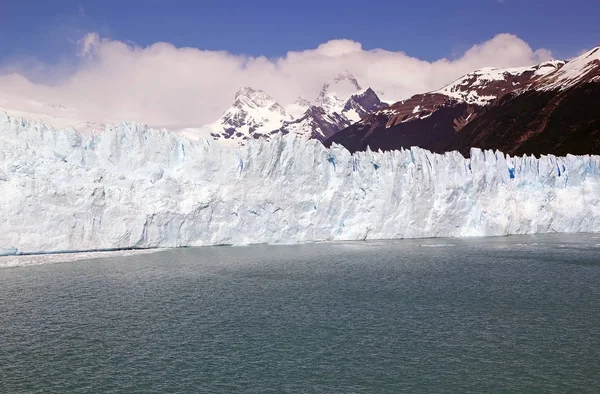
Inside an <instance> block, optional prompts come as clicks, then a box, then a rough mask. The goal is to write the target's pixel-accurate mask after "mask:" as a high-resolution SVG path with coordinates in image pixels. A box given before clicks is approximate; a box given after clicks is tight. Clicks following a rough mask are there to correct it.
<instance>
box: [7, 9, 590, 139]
mask: <svg viewBox="0 0 600 394" xmlns="http://www.w3.org/2000/svg"><path fill="white" fill-rule="evenodd" d="M598 15H600V2H598V1H595V0H587V1H580V0H571V1H569V2H564V1H555V0H453V1H448V0H430V1H415V0H411V1H400V0H396V1H391V0H390V1H383V0H371V1H360V2H359V1H352V0H344V1H342V0H304V1H293V2H292V1H282V0H254V1H241V0H235V1H234V0H196V1H192V0H169V1H167V0H120V1H116V0H103V1H97V0H94V1H89V0H54V1H45V0H44V1H42V0H37V1H34V0H0V107H10V106H12V107H15V108H16V107H19V108H21V109H22V110H24V111H31V112H40V111H42V112H43V110H42V109H40V108H39V104H40V103H42V104H47V106H48V107H49V108H50V107H52V108H59V107H60V108H63V112H64V113H63V114H62V115H61V116H63V115H64V116H65V117H72V118H77V119H85V120H92V121H110V122H115V121H120V120H135V121H140V122H147V123H149V124H151V125H156V126H165V127H171V128H181V127H195V126H199V125H202V124H206V123H208V122H210V121H213V120H215V119H216V118H217V117H218V116H219V115H220V114H221V113H222V112H223V111H224V110H226V109H227V107H228V105H230V104H231V102H232V99H233V95H234V94H235V91H237V89H239V88H240V87H242V86H252V87H254V88H260V89H263V90H265V91H266V92H267V93H269V94H271V95H272V96H273V97H274V98H275V99H277V100H278V101H280V102H281V103H282V104H284V105H285V104H287V103H289V102H292V101H293V100H294V99H295V98H296V97H297V96H304V97H305V98H308V99H312V98H313V96H314V95H316V93H317V92H318V90H319V88H320V86H321V85H322V84H323V83H324V82H326V81H327V80H328V79H330V78H333V77H334V76H335V75H336V74H337V73H339V72H342V71H346V70H347V71H350V72H352V73H353V74H355V76H356V77H357V79H358V80H359V82H360V83H361V85H363V86H371V87H373V88H374V89H375V90H376V91H378V92H381V93H382V95H383V96H386V97H384V98H386V99H400V98H405V97H408V96H410V95H411V94H415V93H419V92H423V91H427V90H432V89H436V88H440V87H441V86H443V85H444V84H446V83H449V82H451V81H452V80H453V79H456V78H458V77H460V76H461V75H463V74H464V73H467V72H469V71H472V70H474V69H476V68H480V67H486V66H497V67H514V66H524V65H529V64H533V63H536V62H541V61H544V60H548V59H551V58H570V57H573V56H576V55H577V54H579V53H581V52H582V51H584V50H586V49H590V48H592V47H594V46H597V45H600V23H598V21H597V20H598ZM64 108H66V109H64ZM45 111H50V110H49V109H47V108H46V109H45Z"/></svg>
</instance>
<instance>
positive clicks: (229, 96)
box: [0, 33, 551, 129]
mask: <svg viewBox="0 0 600 394" xmlns="http://www.w3.org/2000/svg"><path fill="white" fill-rule="evenodd" d="M78 55H79V56H80V61H81V62H80V64H79V65H78V66H77V68H76V69H75V70H74V71H72V72H71V73H70V74H69V75H68V76H67V77H66V78H63V79H61V80H60V81H58V82H57V81H47V82H48V83H47V84H42V83H39V82H36V83H34V82H31V81H30V80H28V79H27V78H26V77H25V76H24V75H26V73H25V72H23V71H19V70H18V69H15V67H2V68H0V70H10V71H11V73H10V74H8V73H5V74H4V75H0V107H13V108H18V107H20V108H18V109H21V110H25V111H31V112H36V113H42V112H44V111H46V113H48V114H52V113H51V112H52V111H55V110H56V109H55V108H54V107H49V106H47V105H46V104H50V105H55V104H60V105H63V106H66V107H68V108H70V110H69V111H70V112H68V116H70V117H73V118H77V119H85V120H89V121H101V122H119V121H122V120H134V121H140V122H144V123H147V124H150V125H153V126H166V127H170V128H173V129H178V128H183V127H197V126H201V125H204V124H206V123H209V122H212V121H214V120H215V119H216V118H218V117H219V116H220V114H221V113H222V112H223V111H224V110H225V109H227V108H228V107H229V105H230V104H231V102H232V100H233V96H234V94H235V92H236V91H237V90H238V89H239V88H240V87H242V86H252V87H254V88H259V89H263V90H265V91H266V92H267V93H269V94H270V95H272V96H273V97H274V98H275V99H277V100H278V101H280V102H281V103H282V104H284V105H285V104H287V103H290V102H292V101H294V100H295V99H296V98H297V97H298V96H303V97H305V98H308V99H313V98H314V97H315V96H316V95H317V93H318V91H319V89H320V87H321V86H322V84H323V83H324V82H326V81H327V80H329V79H331V78H333V77H334V76H335V75H336V74H337V73H339V72H341V71H344V70H348V71H349V72H351V73H352V74H354V75H355V76H356V77H357V79H358V81H359V82H360V83H361V85H363V87H367V86H370V87H372V88H373V89H375V90H377V91H382V92H384V94H385V97H387V98H390V99H392V98H394V99H400V98H405V97H408V96H410V95H412V94H415V93H419V92H425V91H429V90H433V89H437V88H440V87H442V86H443V85H445V84H447V83H449V82H451V81H452V80H454V79H456V78H458V77H460V76H461V75H463V74H465V73H468V72H470V71H473V70H474V69H477V68H481V67H488V66H496V67H514V66H524V65H530V64H535V63H539V62H541V61H544V60H547V59H549V58H551V53H550V51H548V50H546V49H538V50H534V49H532V48H531V47H530V46H529V45H528V44H527V43H526V42H524V41H523V40H521V39H519V38H518V37H516V36H514V35H510V34H499V35H497V36H495V37H494V38H492V39H490V40H488V41H486V42H483V43H481V44H478V45H475V46H473V47H472V48H470V49H469V50H467V51H466V52H465V53H464V54H462V56H460V57H458V58H457V59H454V60H448V59H445V58H443V59H439V60H437V61H434V62H427V61H424V60H420V59H417V58H414V57H410V56H408V55H407V54H405V53H403V52H391V51H387V50H383V49H373V50H365V49H363V48H362V46H361V44H360V43H358V42H354V41H351V40H332V41H329V42H326V43H324V44H321V45H319V46H318V47H317V48H315V49H311V50H305V51H295V52H293V51H292V52H288V53H287V54H286V55H285V56H283V57H281V58H276V59H268V58H265V57H246V56H241V55H232V54H230V53H227V52H224V51H205V50H200V49H197V48H177V47H175V46H173V45H171V44H169V43H156V44H153V45H150V46H147V47H140V46H136V45H134V44H131V43H124V42H121V41H116V40H110V39H104V38H101V37H100V36H99V35H98V34H96V33H89V34H87V35H85V36H84V37H83V38H82V39H81V40H80V41H79V51H78ZM48 67H51V66H48ZM60 74H61V73H59V72H49V75H60ZM50 82H51V84H50ZM63 111H66V110H63ZM54 115H56V114H54ZM59 115H60V114H59ZM61 116H63V115H61ZM65 116H66V115H65Z"/></svg>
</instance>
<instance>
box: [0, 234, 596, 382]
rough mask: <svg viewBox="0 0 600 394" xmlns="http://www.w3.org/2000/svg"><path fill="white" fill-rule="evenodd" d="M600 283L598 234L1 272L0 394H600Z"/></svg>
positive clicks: (138, 258) (193, 252) (242, 252)
mask: <svg viewBox="0 0 600 394" xmlns="http://www.w3.org/2000/svg"><path fill="white" fill-rule="evenodd" d="M0 265H1V261H0ZM599 283H600V238H599V236H598V235H545V236H518V237H501V238H481V239H467V240H457V239H443V240H440V239H435V240H402V241H385V242H384V241H381V242H356V243H333V244H308V245H297V246H266V245H258V246H250V247H207V248H189V249H174V250H166V251H160V252H157V253H153V254H145V255H130V256H120V257H117V256H110V257H107V258H99V259H93V260H85V261H77V262H65V263H53V264H47V265H38V266H28V267H20V268H4V269H0V392H2V393H22V392H23V393H25V392H27V393H45V392H81V393H83V392H86V393H89V392H94V393H95V392H103V393H106V392H108V393H117V392H118V393H121V392H129V393H131V392H134V393H135V392H156V393H159V392H160V393H163V392H170V393H174V392H189V393H194V392H256V393H259V392H260V393H263V392H288V393H295V392H302V393H315V392H327V393H336V392H340V393H341V392H343V393H350V392H354V393H362V392H380V393H385V392H389V393H395V392H463V393H466V392H499V391H500V392H590V393H592V392H600V378H599V376H600V328H599V327H600V286H599Z"/></svg>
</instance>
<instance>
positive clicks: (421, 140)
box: [324, 101, 473, 153]
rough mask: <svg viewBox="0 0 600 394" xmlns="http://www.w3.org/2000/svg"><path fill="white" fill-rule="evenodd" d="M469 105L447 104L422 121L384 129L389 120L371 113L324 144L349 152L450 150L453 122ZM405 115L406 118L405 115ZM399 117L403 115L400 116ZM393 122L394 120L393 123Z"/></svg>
mask: <svg viewBox="0 0 600 394" xmlns="http://www.w3.org/2000/svg"><path fill="white" fill-rule="evenodd" d="M472 107H473V106H471V105H469V104H465V103H458V102H456V101H448V102H446V103H443V104H442V105H440V106H438V107H436V109H435V110H434V111H433V112H432V113H431V114H430V115H429V116H427V117H425V118H423V119H415V120H412V121H409V122H404V123H403V122H399V123H396V124H394V125H393V126H391V127H389V128H387V127H386V125H387V124H388V122H390V118H389V117H388V116H386V115H385V114H373V115H370V116H369V117H367V118H365V119H363V121H361V122H359V123H356V124H354V125H352V126H350V127H348V128H346V129H344V130H342V131H340V132H338V133H337V134H335V135H334V136H333V137H332V138H329V139H328V140H326V141H325V142H324V143H325V145H326V146H331V144H332V143H334V142H335V143H338V144H341V145H343V146H344V147H346V149H348V150H349V151H350V152H356V151H364V150H366V149H367V146H368V147H370V149H371V150H374V151H376V150H379V149H381V150H382V151H386V150H394V149H400V148H410V147H411V146H419V147H422V148H425V149H428V150H430V151H432V152H437V153H442V152H446V151H448V150H452V149H451V146H453V144H454V143H455V140H456V136H457V132H456V127H455V124H454V119H458V118H460V117H462V116H464V114H465V113H467V112H468V111H470V110H472ZM405 116H406V115H405ZM400 118H402V116H401V117H400ZM392 121H393V120H392Z"/></svg>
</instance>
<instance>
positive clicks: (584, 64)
mask: <svg viewBox="0 0 600 394" xmlns="http://www.w3.org/2000/svg"><path fill="white" fill-rule="evenodd" d="M598 76H600V46H598V47H596V48H594V49H591V50H589V51H587V52H585V53H583V54H582V55H580V56H578V57H576V58H575V59H572V60H570V61H568V62H567V63H566V64H565V65H564V66H562V67H560V68H559V69H557V70H555V71H554V72H552V73H548V74H547V75H546V77H545V78H544V79H543V80H542V82H541V83H540V84H539V86H538V87H537V89H538V90H542V91H544V90H555V89H560V90H566V89H569V88H571V87H573V86H575V85H577V84H579V83H581V82H585V81H590V82H593V81H596V80H598Z"/></svg>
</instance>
